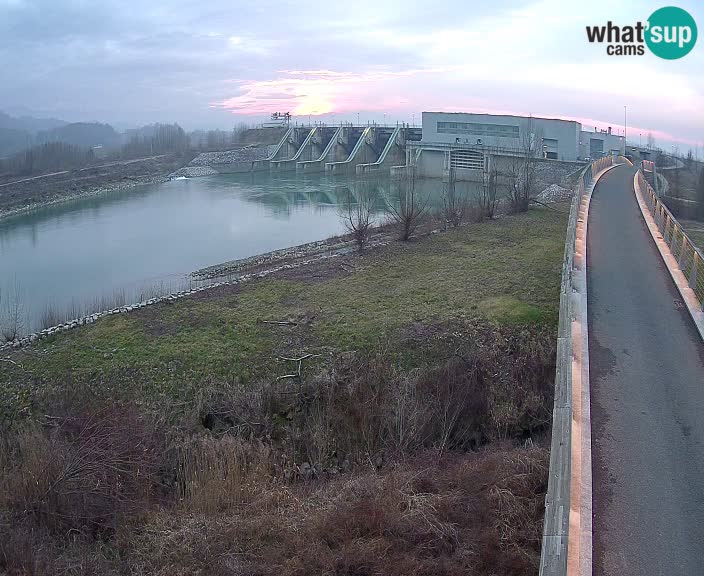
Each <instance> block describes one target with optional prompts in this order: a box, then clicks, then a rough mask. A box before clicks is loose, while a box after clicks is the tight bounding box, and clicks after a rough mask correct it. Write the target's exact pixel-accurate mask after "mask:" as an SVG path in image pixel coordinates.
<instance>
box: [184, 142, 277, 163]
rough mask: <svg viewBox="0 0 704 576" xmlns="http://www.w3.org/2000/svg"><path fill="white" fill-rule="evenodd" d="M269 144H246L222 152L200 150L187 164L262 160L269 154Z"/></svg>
mask: <svg viewBox="0 0 704 576" xmlns="http://www.w3.org/2000/svg"><path fill="white" fill-rule="evenodd" d="M269 148H270V147H269V146H262V147H260V148H256V147H254V146H247V147H245V148H236V149H234V150H225V151H223V152H202V153H200V154H198V156H196V157H195V158H194V159H193V160H191V162H190V163H189V164H188V165H189V166H213V165H215V164H234V163H235V162H254V161H256V160H264V159H265V158H268V156H269Z"/></svg>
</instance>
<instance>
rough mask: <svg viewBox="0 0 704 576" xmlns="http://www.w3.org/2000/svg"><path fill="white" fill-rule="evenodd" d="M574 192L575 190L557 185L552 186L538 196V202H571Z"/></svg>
mask: <svg viewBox="0 0 704 576" xmlns="http://www.w3.org/2000/svg"><path fill="white" fill-rule="evenodd" d="M573 192H574V191H573V190H569V189H568V188H563V187H562V186H558V185H557V184H550V186H548V187H547V188H546V189H545V190H543V191H542V192H541V193H540V194H538V196H536V200H538V201H539V202H561V201H563V200H570V199H571V198H572V194H573Z"/></svg>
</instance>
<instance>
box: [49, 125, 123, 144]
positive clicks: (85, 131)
mask: <svg viewBox="0 0 704 576" xmlns="http://www.w3.org/2000/svg"><path fill="white" fill-rule="evenodd" d="M35 142H36V143H38V144H41V143H44V142H65V143H66V144H72V145H73V146H85V147H92V146H104V147H105V148H112V147H115V146H119V145H120V144H121V142H122V139H121V137H120V135H119V134H118V133H117V132H116V131H115V129H114V128H113V127H112V126H110V124H99V123H97V122H75V123H73V124H66V125H64V126H59V127H58V128H54V129H53V130H48V131H43V132H39V133H38V134H37V136H36V140H35Z"/></svg>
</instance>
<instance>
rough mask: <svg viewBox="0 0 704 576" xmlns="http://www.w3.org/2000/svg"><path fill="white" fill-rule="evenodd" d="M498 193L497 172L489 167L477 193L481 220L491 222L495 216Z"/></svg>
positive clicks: (494, 168) (492, 167) (493, 167)
mask: <svg viewBox="0 0 704 576" xmlns="http://www.w3.org/2000/svg"><path fill="white" fill-rule="evenodd" d="M497 191H498V170H497V169H496V167H495V166H491V167H490V168H489V169H487V170H486V171H485V172H484V175H483V180H482V188H481V190H480V192H479V204H480V210H481V214H482V218H488V219H489V220H492V219H493V218H494V216H495V215H496V206H497V198H496V196H497Z"/></svg>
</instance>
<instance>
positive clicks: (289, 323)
mask: <svg viewBox="0 0 704 576" xmlns="http://www.w3.org/2000/svg"><path fill="white" fill-rule="evenodd" d="M260 322H261V323H262V324H274V325H276V326H298V322H293V321H291V320H260Z"/></svg>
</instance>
